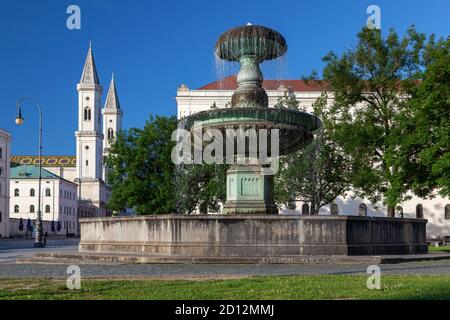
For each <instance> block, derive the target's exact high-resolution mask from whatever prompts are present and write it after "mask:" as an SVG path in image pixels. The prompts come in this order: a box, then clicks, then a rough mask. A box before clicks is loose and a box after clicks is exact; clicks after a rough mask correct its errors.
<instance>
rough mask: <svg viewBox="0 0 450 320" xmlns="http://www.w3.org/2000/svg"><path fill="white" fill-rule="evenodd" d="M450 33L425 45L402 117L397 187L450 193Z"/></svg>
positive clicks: (429, 193)
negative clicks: (421, 66) (417, 81)
mask: <svg viewBox="0 0 450 320" xmlns="http://www.w3.org/2000/svg"><path fill="white" fill-rule="evenodd" d="M449 49H450V37H447V39H446V40H444V39H440V40H438V41H437V42H436V41H435V40H434V37H433V36H432V37H431V38H430V41H429V43H428V44H427V46H426V47H425V50H424V55H423V61H424V66H425V68H424V69H423V72H422V73H421V76H420V80H421V82H420V84H419V85H418V86H416V87H415V88H414V90H413V91H412V94H411V98H410V99H409V100H408V103H407V106H408V108H407V111H406V112H404V113H403V114H402V115H401V117H400V118H399V121H400V124H401V125H400V126H399V128H398V132H399V134H398V135H399V136H401V137H402V141H403V143H402V144H401V146H400V149H399V154H400V156H399V157H398V158H397V162H396V165H397V166H398V167H399V168H400V169H401V170H400V173H401V174H400V175H399V177H398V180H397V184H398V185H399V187H398V188H401V187H403V186H407V187H408V188H411V189H412V191H413V192H414V193H415V194H417V195H419V196H421V197H427V196H433V195H434V194H435V191H437V192H439V193H440V194H441V195H442V196H447V197H450V103H449V97H450V50H449Z"/></svg>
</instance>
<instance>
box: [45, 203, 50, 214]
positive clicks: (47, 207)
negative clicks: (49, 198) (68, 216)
mask: <svg viewBox="0 0 450 320" xmlns="http://www.w3.org/2000/svg"><path fill="white" fill-rule="evenodd" d="M45 213H50V206H49V205H46V206H45Z"/></svg>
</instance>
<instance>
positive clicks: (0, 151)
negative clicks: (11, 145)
mask: <svg viewBox="0 0 450 320" xmlns="http://www.w3.org/2000/svg"><path fill="white" fill-rule="evenodd" d="M0 159H3V148H0Z"/></svg>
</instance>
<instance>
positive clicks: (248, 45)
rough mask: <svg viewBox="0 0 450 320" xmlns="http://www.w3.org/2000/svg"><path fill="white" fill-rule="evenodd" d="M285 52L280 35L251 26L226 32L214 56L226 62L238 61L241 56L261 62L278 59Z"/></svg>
mask: <svg viewBox="0 0 450 320" xmlns="http://www.w3.org/2000/svg"><path fill="white" fill-rule="evenodd" d="M286 51H287V44H286V40H285V39H284V37H283V36H282V35H281V34H280V33H278V32H277V31H275V30H272V29H270V28H267V27H263V26H253V25H247V26H242V27H237V28H233V29H231V30H228V31H226V32H225V33H223V34H222V35H221V36H220V38H219V39H218V40H217V42H216V46H215V52H216V55H217V56H218V57H220V58H221V59H225V60H228V61H239V59H240V58H241V57H242V56H255V57H257V60H258V61H259V62H262V61H264V60H271V59H275V58H277V57H280V56H282V55H283V54H284V53H285V52H286Z"/></svg>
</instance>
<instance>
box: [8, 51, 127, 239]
mask: <svg viewBox="0 0 450 320" xmlns="http://www.w3.org/2000/svg"><path fill="white" fill-rule="evenodd" d="M77 92H78V103H77V111H76V112H77V114H78V130H77V131H76V132H75V139H76V150H75V152H74V155H57V156H48V155H45V156H43V159H42V166H43V168H44V169H45V170H47V171H49V172H51V173H53V174H55V175H57V176H59V177H60V178H62V179H64V180H66V181H69V182H73V183H74V184H75V185H76V186H77V199H78V201H77V218H82V217H104V216H109V215H111V212H110V211H109V210H108V209H107V206H106V204H107V202H108V200H109V198H110V196H111V188H110V186H109V185H108V183H107V181H106V176H107V175H106V172H107V168H106V166H105V158H106V157H107V155H108V150H109V148H110V145H111V142H112V141H113V139H114V137H115V135H116V133H117V131H118V130H120V129H121V126H122V116H123V112H122V110H121V108H120V104H119V98H118V96H117V89H116V84H115V80H114V75H113V77H112V79H111V82H110V85H109V89H108V92H107V95H106V99H105V103H104V107H103V108H102V102H103V100H102V97H103V87H102V85H101V84H100V80H99V75H98V72H97V68H96V65H95V60H94V55H93V51H92V47H91V46H89V50H88V53H87V57H86V60H85V63H84V67H83V71H82V75H81V79H80V82H79V83H78V84H77ZM11 163H12V164H13V166H14V165H37V164H38V163H39V162H38V157H36V156H13V157H11ZM78 231H79V230H78Z"/></svg>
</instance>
